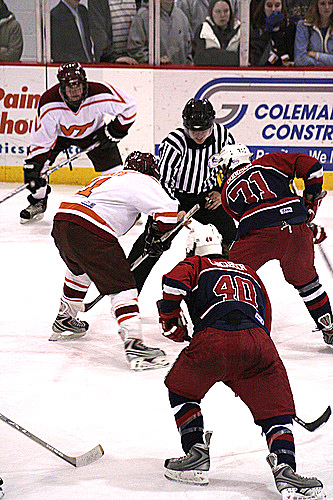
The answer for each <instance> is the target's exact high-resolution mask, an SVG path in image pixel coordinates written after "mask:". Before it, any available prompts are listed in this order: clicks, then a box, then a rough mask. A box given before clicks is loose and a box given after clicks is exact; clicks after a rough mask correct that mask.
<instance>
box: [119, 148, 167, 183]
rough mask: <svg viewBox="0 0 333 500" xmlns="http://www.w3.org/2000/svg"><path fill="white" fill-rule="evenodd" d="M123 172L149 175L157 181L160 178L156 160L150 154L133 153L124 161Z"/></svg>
mask: <svg viewBox="0 0 333 500" xmlns="http://www.w3.org/2000/svg"><path fill="white" fill-rule="evenodd" d="M124 170H136V171H137V172H141V173H142V174H147V175H151V176H152V177H155V179H157V180H159V178H160V169H159V167H158V163H157V160H156V158H155V156H154V155H152V154H151V153H141V151H133V153H130V154H129V155H128V157H127V158H126V160H125V166H124Z"/></svg>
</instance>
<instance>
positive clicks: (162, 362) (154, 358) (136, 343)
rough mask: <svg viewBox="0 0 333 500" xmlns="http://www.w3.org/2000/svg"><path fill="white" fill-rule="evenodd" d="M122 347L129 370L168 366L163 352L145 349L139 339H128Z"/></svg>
mask: <svg viewBox="0 0 333 500" xmlns="http://www.w3.org/2000/svg"><path fill="white" fill-rule="evenodd" d="M120 335H121V333H120ZM124 346H125V354H126V357H127V360H128V362H129V364H130V368H131V370H138V371H139V370H149V369H151V368H162V367H163V366H167V365H168V364H169V362H168V361H167V360H166V355H165V352H164V351H162V350H161V349H158V348H154V347H147V346H145V345H144V344H143V343H142V340H140V339H130V338H129V339H127V340H125V341H124Z"/></svg>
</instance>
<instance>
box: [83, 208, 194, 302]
mask: <svg viewBox="0 0 333 500" xmlns="http://www.w3.org/2000/svg"><path fill="white" fill-rule="evenodd" d="M199 208H200V205H199V203H197V204H196V205H194V207H192V208H191V210H189V211H188V212H187V213H186V214H185V215H184V217H182V218H181V219H180V220H179V221H178V222H177V224H176V225H175V227H174V228H173V229H170V231H167V232H166V233H164V234H163V235H162V236H161V238H160V239H159V242H163V241H165V240H167V239H168V238H170V236H171V235H172V234H174V233H176V232H177V231H179V230H180V229H181V228H182V227H183V225H184V224H185V223H186V222H187V221H188V220H189V219H190V218H191V217H192V216H193V215H194V214H195V213H196V212H197V211H198V210H199ZM147 257H149V254H148V253H145V254H143V255H140V257H138V258H137V259H136V260H135V261H134V262H133V263H132V265H131V268H130V269H131V271H134V269H135V268H137V267H138V266H139V265H140V264H141V262H143V261H144V260H146V259H147ZM103 297H104V295H102V294H100V295H98V297H96V298H95V299H94V300H93V301H91V302H87V304H84V312H87V311H90V309H91V308H92V307H94V305H96V304H97V303H98V302H99V301H100V300H101V299H102V298H103Z"/></svg>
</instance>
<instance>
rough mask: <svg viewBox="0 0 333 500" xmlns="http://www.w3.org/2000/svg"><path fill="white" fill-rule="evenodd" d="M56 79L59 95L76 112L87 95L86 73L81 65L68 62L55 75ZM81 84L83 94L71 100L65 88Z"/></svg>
mask: <svg viewBox="0 0 333 500" xmlns="http://www.w3.org/2000/svg"><path fill="white" fill-rule="evenodd" d="M57 78H58V80H59V84H60V93H61V95H62V98H63V99H64V101H65V102H66V104H67V105H68V106H69V107H70V108H71V109H73V110H74V111H77V110H78V109H79V107H80V105H81V103H82V102H83V101H84V100H85V98H86V97H87V95H88V82H87V76H86V72H85V71H84V69H83V68H82V66H81V64H80V63H78V62H68V63H64V64H62V65H61V66H60V68H59V69H58V73H57ZM80 83H81V84H82V88H83V92H82V94H81V96H80V97H79V98H78V99H76V100H73V99H71V98H70V97H69V96H68V95H67V93H66V86H68V87H71V86H77V85H79V84H80Z"/></svg>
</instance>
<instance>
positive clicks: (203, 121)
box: [182, 99, 215, 130]
mask: <svg viewBox="0 0 333 500" xmlns="http://www.w3.org/2000/svg"><path fill="white" fill-rule="evenodd" d="M182 117H183V125H184V127H185V128H187V129H188V130H207V129H209V128H210V127H211V126H212V125H213V123H214V119H215V111H214V108H213V106H212V104H211V103H210V102H209V101H208V99H190V100H189V101H188V102H187V103H186V104H185V107H184V109H183V113H182Z"/></svg>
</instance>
